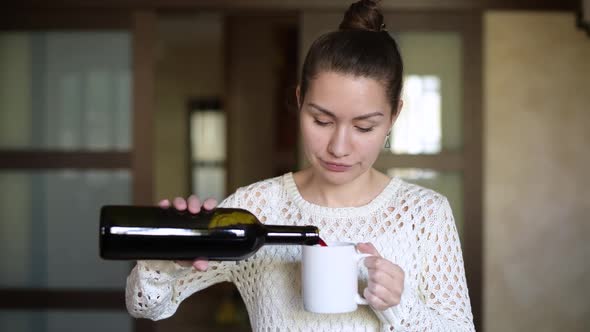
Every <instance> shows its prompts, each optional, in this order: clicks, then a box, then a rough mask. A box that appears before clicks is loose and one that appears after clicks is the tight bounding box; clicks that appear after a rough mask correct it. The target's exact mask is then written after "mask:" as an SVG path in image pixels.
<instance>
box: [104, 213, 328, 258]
mask: <svg viewBox="0 0 590 332" xmlns="http://www.w3.org/2000/svg"><path fill="white" fill-rule="evenodd" d="M99 237H100V240H99V242H100V244H99V246H100V256H101V257H102V258H103V259H116V260H139V259H166V260H191V259H195V258H206V259H211V260H241V259H246V258H248V257H250V256H251V255H253V254H254V253H255V252H256V251H257V250H258V249H260V248H261V247H262V246H263V245H267V244H299V245H302V244H306V245H314V244H318V243H319V242H320V237H319V231H318V228H317V227H315V226H277V225H266V224H262V223H260V221H258V219H257V218H256V216H254V215H253V214H252V213H250V212H249V211H247V210H243V209H230V208H216V209H214V210H210V211H208V210H202V211H201V212H199V213H197V214H191V213H189V212H187V211H178V210H176V209H173V208H168V209H164V208H160V207H153V206H126V205H107V206H103V207H102V209H101V211H100V230H99Z"/></svg>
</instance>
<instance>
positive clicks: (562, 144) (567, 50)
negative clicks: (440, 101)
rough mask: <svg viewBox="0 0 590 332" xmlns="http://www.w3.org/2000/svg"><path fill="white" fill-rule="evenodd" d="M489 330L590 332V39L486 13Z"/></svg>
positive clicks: (551, 20) (535, 20)
mask: <svg viewBox="0 0 590 332" xmlns="http://www.w3.org/2000/svg"><path fill="white" fill-rule="evenodd" d="M484 27H485V42H484V45H485V50H484V55H485V59H484V62H485V68H484V74H485V82H484V85H485V88H484V92H485V117H484V121H485V122H484V124H485V126H484V127H485V136H484V141H485V160H484V165H485V174H486V175H485V179H484V186H485V187H484V188H485V192H484V196H485V201H484V206H485V212H484V216H485V219H484V222H485V223H484V225H485V228H484V239H485V247H484V252H485V271H484V275H485V288H484V292H485V303H484V305H485V326H486V331H502V332H509V331H537V332H542V331H588V329H589V328H590V299H589V295H590V220H589V218H590V213H589V212H590V179H589V177H588V171H589V170H590V154H589V153H588V152H589V148H588V143H590V130H589V129H588V127H589V126H590V106H589V105H590V38H588V36H587V35H586V34H585V33H584V32H583V31H582V30H577V29H576V27H575V21H574V16H573V14H566V13H563V14H562V13H528V12H514V13H509V12H490V13H487V14H486V15H485V20H484Z"/></svg>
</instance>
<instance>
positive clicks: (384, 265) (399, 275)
mask: <svg viewBox="0 0 590 332" xmlns="http://www.w3.org/2000/svg"><path fill="white" fill-rule="evenodd" d="M365 266H366V267H367V269H368V270H369V271H371V270H375V271H380V272H382V273H386V274H388V275H389V276H391V277H392V278H394V279H401V280H403V279H404V270H402V268H401V267H399V266H398V265H396V264H393V263H392V262H391V261H389V260H387V259H385V258H381V257H367V258H365Z"/></svg>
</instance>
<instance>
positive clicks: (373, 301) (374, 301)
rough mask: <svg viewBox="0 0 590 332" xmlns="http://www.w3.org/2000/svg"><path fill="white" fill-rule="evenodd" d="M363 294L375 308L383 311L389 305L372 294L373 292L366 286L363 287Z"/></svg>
mask: <svg viewBox="0 0 590 332" xmlns="http://www.w3.org/2000/svg"><path fill="white" fill-rule="evenodd" d="M363 296H364V297H365V299H367V302H369V305H370V306H371V307H372V308H373V309H375V310H379V311H383V310H386V309H388V308H389V307H391V306H390V305H387V303H386V302H385V301H383V300H382V299H381V298H380V297H378V296H377V295H375V294H373V292H371V291H370V290H369V289H368V288H365V290H364V291H363Z"/></svg>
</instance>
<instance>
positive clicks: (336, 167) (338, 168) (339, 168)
mask: <svg viewBox="0 0 590 332" xmlns="http://www.w3.org/2000/svg"><path fill="white" fill-rule="evenodd" d="M322 165H323V166H324V168H326V169H327V170H329V171H332V172H346V171H348V170H349V169H350V168H351V167H352V166H351V165H345V164H338V163H331V162H328V161H323V160H322Z"/></svg>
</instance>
